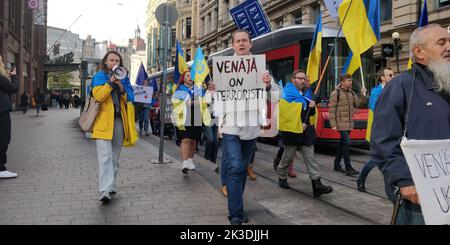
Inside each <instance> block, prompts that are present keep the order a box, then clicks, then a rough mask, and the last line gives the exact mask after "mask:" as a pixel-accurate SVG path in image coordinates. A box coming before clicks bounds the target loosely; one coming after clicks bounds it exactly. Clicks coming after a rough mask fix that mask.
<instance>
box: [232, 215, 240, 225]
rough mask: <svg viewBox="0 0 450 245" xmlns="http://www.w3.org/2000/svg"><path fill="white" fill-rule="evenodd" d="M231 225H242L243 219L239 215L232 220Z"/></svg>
mask: <svg viewBox="0 0 450 245" xmlns="http://www.w3.org/2000/svg"><path fill="white" fill-rule="evenodd" d="M230 225H242V220H241V219H240V218H238V217H236V218H233V219H231V220H230Z"/></svg>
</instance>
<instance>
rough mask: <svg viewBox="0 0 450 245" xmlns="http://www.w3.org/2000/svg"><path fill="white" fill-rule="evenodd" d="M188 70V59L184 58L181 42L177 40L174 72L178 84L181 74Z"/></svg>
mask: <svg viewBox="0 0 450 245" xmlns="http://www.w3.org/2000/svg"><path fill="white" fill-rule="evenodd" d="M185 71H187V64H186V59H185V58H184V54H183V49H181V44H180V42H178V41H177V52H176V54H175V71H174V72H173V79H174V83H175V84H178V82H179V81H180V77H181V74H183V72H185Z"/></svg>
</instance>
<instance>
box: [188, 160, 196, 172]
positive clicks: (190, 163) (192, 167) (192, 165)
mask: <svg viewBox="0 0 450 245" xmlns="http://www.w3.org/2000/svg"><path fill="white" fill-rule="evenodd" d="M188 162H189V166H188V168H189V170H195V165H194V159H192V158H189V159H188Z"/></svg>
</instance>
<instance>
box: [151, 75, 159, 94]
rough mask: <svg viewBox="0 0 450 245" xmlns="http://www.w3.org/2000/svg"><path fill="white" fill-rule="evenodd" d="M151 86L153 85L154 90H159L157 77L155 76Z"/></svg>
mask: <svg viewBox="0 0 450 245" xmlns="http://www.w3.org/2000/svg"><path fill="white" fill-rule="evenodd" d="M150 86H152V87H153V92H158V82H157V81H156V78H153V80H152V82H151V83H150Z"/></svg>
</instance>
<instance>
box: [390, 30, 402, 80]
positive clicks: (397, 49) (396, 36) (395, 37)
mask: <svg viewBox="0 0 450 245" xmlns="http://www.w3.org/2000/svg"><path fill="white" fill-rule="evenodd" d="M392 40H393V41H394V52H395V60H396V62H397V72H399V73H400V63H399V58H398V56H399V54H400V50H401V49H402V45H401V44H400V34H399V33H398V32H394V33H392Z"/></svg>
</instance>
